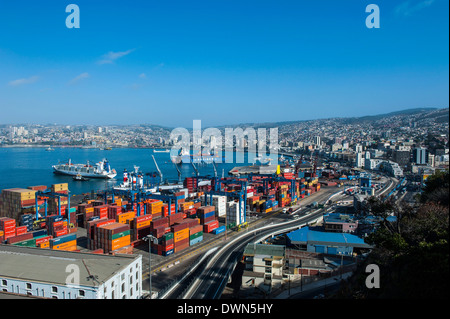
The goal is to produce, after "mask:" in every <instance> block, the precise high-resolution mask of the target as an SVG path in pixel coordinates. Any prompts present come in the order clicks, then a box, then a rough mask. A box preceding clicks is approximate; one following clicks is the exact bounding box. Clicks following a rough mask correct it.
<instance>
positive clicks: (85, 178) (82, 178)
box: [73, 174, 89, 182]
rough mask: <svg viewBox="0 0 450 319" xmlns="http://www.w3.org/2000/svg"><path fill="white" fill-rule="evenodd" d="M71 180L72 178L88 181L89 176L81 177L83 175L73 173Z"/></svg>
mask: <svg viewBox="0 0 450 319" xmlns="http://www.w3.org/2000/svg"><path fill="white" fill-rule="evenodd" d="M73 180H74V181H80V182H84V181H88V180H89V178H87V177H83V176H81V174H77V175H75V176H74V177H73Z"/></svg>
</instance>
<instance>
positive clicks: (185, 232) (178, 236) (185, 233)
mask: <svg viewBox="0 0 450 319" xmlns="http://www.w3.org/2000/svg"><path fill="white" fill-rule="evenodd" d="M188 237H189V228H185V229H182V230H179V231H177V232H175V233H174V234H173V239H174V242H178V241H180V240H183V239H186V238H188Z"/></svg>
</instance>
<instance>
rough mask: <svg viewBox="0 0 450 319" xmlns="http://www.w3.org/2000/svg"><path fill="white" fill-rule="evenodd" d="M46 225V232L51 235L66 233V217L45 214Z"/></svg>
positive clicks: (57, 235) (56, 235)
mask: <svg viewBox="0 0 450 319" xmlns="http://www.w3.org/2000/svg"><path fill="white" fill-rule="evenodd" d="M46 226H47V231H48V234H49V235H51V236H53V237H59V236H63V235H67V233H68V231H67V219H64V217H62V216H59V215H51V216H47V220H46Z"/></svg>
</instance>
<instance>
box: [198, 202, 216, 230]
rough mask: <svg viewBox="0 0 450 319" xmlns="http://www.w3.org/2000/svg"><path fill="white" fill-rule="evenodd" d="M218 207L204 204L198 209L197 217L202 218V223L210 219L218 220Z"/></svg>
mask: <svg viewBox="0 0 450 319" xmlns="http://www.w3.org/2000/svg"><path fill="white" fill-rule="evenodd" d="M215 210H216V208H215V207H214V206H202V207H200V208H199V209H197V217H198V218H200V224H202V225H204V224H206V223H209V222H210V221H213V220H216V212H215Z"/></svg>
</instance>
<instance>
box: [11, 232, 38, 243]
mask: <svg viewBox="0 0 450 319" xmlns="http://www.w3.org/2000/svg"><path fill="white" fill-rule="evenodd" d="M5 235H6V233H5ZM5 237H6V236H5ZM31 238H33V234H32V233H25V234H22V235H17V236H10V237H8V239H7V241H6V242H7V243H8V244H14V243H18V242H19V241H24V240H27V239H31Z"/></svg>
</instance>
